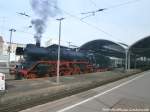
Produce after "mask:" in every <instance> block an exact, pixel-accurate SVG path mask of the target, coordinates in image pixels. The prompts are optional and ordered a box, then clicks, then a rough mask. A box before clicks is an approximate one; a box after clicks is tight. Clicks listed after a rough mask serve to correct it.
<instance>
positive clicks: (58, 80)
mask: <svg viewBox="0 0 150 112" xmlns="http://www.w3.org/2000/svg"><path fill="white" fill-rule="evenodd" d="M63 19H64V18H60V19H56V20H58V21H59V39H58V40H59V42H58V55H57V56H58V58H57V79H56V82H57V84H59V82H60V79H59V76H60V74H59V68H60V38H61V21H62V20H63Z"/></svg>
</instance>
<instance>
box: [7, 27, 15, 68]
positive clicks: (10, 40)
mask: <svg viewBox="0 0 150 112" xmlns="http://www.w3.org/2000/svg"><path fill="white" fill-rule="evenodd" d="M9 31H10V38H9V49H8V51H9V57H8V67H9V68H10V52H11V43H12V32H16V30H15V29H13V28H12V29H10V30H9Z"/></svg>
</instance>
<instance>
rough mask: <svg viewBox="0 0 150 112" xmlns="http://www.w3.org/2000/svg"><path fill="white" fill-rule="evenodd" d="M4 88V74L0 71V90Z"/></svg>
mask: <svg viewBox="0 0 150 112" xmlns="http://www.w3.org/2000/svg"><path fill="white" fill-rule="evenodd" d="M2 90H5V74H3V73H0V91H2Z"/></svg>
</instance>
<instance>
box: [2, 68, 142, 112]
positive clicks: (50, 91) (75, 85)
mask: <svg viewBox="0 0 150 112" xmlns="http://www.w3.org/2000/svg"><path fill="white" fill-rule="evenodd" d="M139 72H140V70H130V71H127V72H122V71H118V70H115V71H107V72H97V73H89V74H80V75H72V76H61V77H60V83H59V84H57V83H56V77H48V78H39V79H30V80H8V81H6V89H7V90H6V91H5V92H1V93H0V107H1V108H0V111H2V112H6V111H7V112H8V111H9V110H11V112H18V111H20V110H23V109H26V108H29V107H33V106H36V105H39V104H43V103H46V102H49V101H54V100H57V99H60V98H63V97H67V96H70V95H73V94H76V93H79V92H82V91H86V90H88V89H92V88H95V87H98V86H100V85H104V84H107V83H110V82H113V81H116V80H119V79H122V78H125V77H128V76H131V75H134V74H136V73H139Z"/></svg>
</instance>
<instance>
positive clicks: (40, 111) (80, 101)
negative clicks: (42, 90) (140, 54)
mask: <svg viewBox="0 0 150 112" xmlns="http://www.w3.org/2000/svg"><path fill="white" fill-rule="evenodd" d="M105 111H106V112H110V111H113V112H118V111H120V112H123V111H134V112H135V111H136V112H149V111H150V71H147V72H144V73H140V74H137V75H134V76H131V77H129V78H126V79H122V80H119V81H117V82H114V83H111V84H107V85H104V86H101V87H98V88H95V89H92V90H89V91H86V92H83V93H80V94H77V95H73V96H71V97H67V98H63V99H60V100H57V101H54V102H50V103H46V104H43V105H39V106H36V107H33V108H30V109H27V110H24V111H21V112H105Z"/></svg>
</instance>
